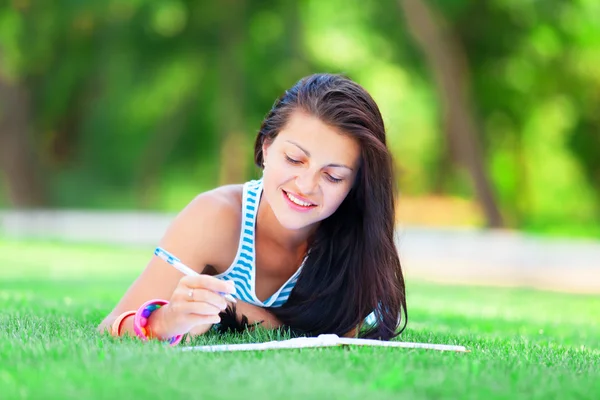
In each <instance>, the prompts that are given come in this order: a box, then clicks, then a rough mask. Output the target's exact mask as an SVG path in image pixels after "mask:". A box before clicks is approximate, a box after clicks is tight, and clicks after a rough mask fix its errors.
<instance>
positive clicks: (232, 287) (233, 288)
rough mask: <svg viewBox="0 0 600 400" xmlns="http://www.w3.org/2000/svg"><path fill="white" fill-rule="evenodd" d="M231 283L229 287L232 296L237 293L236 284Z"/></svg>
mask: <svg viewBox="0 0 600 400" xmlns="http://www.w3.org/2000/svg"><path fill="white" fill-rule="evenodd" d="M230 282H231V283H230V284H229V286H231V292H230V294H234V293H235V283H233V281H230Z"/></svg>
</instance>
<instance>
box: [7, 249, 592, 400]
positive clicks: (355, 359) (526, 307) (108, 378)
mask: <svg viewBox="0 0 600 400" xmlns="http://www.w3.org/2000/svg"><path fill="white" fill-rule="evenodd" d="M151 250H152V249H132V248H118V247H106V246H89V245H74V244H65V243H50V242H21V243H19V242H15V241H10V240H0V266H1V268H0V301H2V304H3V308H4V309H3V311H2V313H0V398H2V399H13V398H32V399H33V398H44V399H53V398H55V399H81V398H94V399H96V398H106V399H113V398H129V397H136V398H139V397H145V398H169V399H175V398H184V399H191V398H217V397H218V398H232V399H233V398H235V399H239V398H248V399H251V398H261V399H263V398H264V399H312V398H319V399H321V398H323V399H329V398H343V399H354V398H357V399H358V398H361V399H365V398H370V399H371V398H376V399H387V398H390V399H392V398H393V399H397V398H399V397H403V398H410V399H424V398H434V399H440V398H448V399H480V398H511V399H514V398H517V399H518V398H522V399H548V398H589V399H597V398H600V361H599V360H600V298H598V297H593V296H581V295H568V294H559V293H550V292H537V291H530V290H525V289H506V288H478V287H468V286H441V285H433V284H426V283H419V282H412V281H410V280H409V282H408V303H409V320H410V323H409V326H408V329H407V330H406V331H405V333H403V334H402V336H401V337H400V340H403V341H418V342H430V343H447V344H460V345H464V346H467V347H468V348H469V349H470V350H471V352H470V353H467V354H461V353H450V352H447V353H444V352H436V351H427V350H408V349H384V348H345V349H343V348H323V349H300V350H282V351H268V352H247V353H246V352H244V353H197V352H182V351H179V350H177V349H174V348H170V347H167V346H165V345H162V344H160V343H157V342H151V343H141V342H138V341H137V340H134V339H129V338H124V339H119V338H117V339H115V338H111V337H107V336H103V335H100V334H97V333H96V331H95V326H96V325H97V324H98V323H99V322H100V320H101V319H102V318H103V317H104V315H105V314H106V313H108V312H109V311H110V309H111V308H112V307H113V305H114V304H115V302H116V301H117V300H118V298H119V297H120V295H121V294H122V292H123V291H124V290H125V289H126V288H127V286H128V285H129V283H130V282H131V281H132V279H133V278H134V277H135V276H136V275H137V273H138V272H139V270H140V269H141V268H143V266H144V264H145V263H146V261H147V260H148V258H149V254H151ZM272 336H273V335H272V334H271V333H270V332H265V331H258V332H256V333H254V334H245V335H238V336H234V335H229V336H224V337H220V336H217V335H214V334H213V335H208V336H202V337H199V338H197V340H196V341H195V344H204V343H219V342H226V343H236V342H252V341H264V340H270V339H272V338H273V337H272Z"/></svg>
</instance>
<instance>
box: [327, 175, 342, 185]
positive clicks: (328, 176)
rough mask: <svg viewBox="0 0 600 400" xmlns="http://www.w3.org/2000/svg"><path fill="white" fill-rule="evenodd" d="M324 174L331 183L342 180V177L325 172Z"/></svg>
mask: <svg viewBox="0 0 600 400" xmlns="http://www.w3.org/2000/svg"><path fill="white" fill-rule="evenodd" d="M325 176H327V179H328V180H329V181H331V182H333V183H340V182H341V181H343V179H338V178H334V177H333V176H331V175H329V174H325Z"/></svg>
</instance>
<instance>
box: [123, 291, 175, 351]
mask: <svg viewBox="0 0 600 400" xmlns="http://www.w3.org/2000/svg"><path fill="white" fill-rule="evenodd" d="M167 304H169V302H168V301H166V300H161V299H154V300H149V301H147V302H145V303H144V304H142V306H141V307H140V308H139V309H138V310H137V312H136V313H135V317H134V320H133V330H134V332H135V334H136V335H138V337H140V338H141V339H142V340H144V341H146V340H148V328H147V325H148V318H149V317H150V315H151V314H152V313H153V312H154V311H156V310H158V309H159V308H161V307H162V306H164V305H167ZM182 338H183V335H177V336H173V337H172V338H170V339H167V340H168V341H169V344H170V345H171V346H176V345H177V344H179V342H181V339H182Z"/></svg>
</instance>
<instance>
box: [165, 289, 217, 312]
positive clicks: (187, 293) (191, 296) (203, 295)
mask: <svg viewBox="0 0 600 400" xmlns="http://www.w3.org/2000/svg"><path fill="white" fill-rule="evenodd" d="M177 294H178V296H179V297H180V298H182V299H184V300H185V301H187V302H204V303H209V304H212V305H213V306H215V307H218V308H220V309H223V310H224V309H225V308H226V307H227V301H226V300H225V298H224V297H223V296H221V295H220V294H217V293H215V292H212V291H210V290H206V289H194V288H189V287H184V288H181V289H177Z"/></svg>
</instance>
